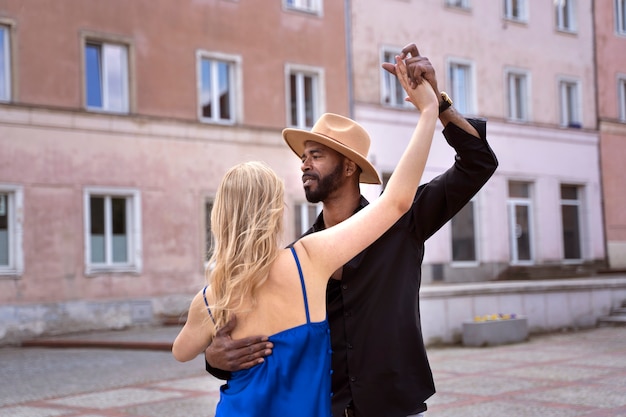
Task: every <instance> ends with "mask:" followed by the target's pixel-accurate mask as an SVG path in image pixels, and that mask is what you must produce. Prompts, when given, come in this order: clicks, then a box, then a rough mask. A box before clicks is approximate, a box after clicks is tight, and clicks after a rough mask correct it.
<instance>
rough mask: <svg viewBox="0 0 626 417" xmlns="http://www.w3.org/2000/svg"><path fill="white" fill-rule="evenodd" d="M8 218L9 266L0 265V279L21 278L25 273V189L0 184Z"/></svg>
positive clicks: (0, 191)
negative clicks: (4, 196)
mask: <svg viewBox="0 0 626 417" xmlns="http://www.w3.org/2000/svg"><path fill="white" fill-rule="evenodd" d="M0 193H1V194H4V195H6V196H7V198H6V199H5V201H4V204H5V209H8V216H7V241H8V245H7V249H8V254H7V255H8V264H7V265H0V278H2V277H8V278H13V277H20V276H21V275H22V274H23V273H24V247H23V243H24V214H23V213H24V189H23V188H22V187H21V186H18V185H11V184H0Z"/></svg>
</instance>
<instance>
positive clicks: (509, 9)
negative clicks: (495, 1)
mask: <svg viewBox="0 0 626 417" xmlns="http://www.w3.org/2000/svg"><path fill="white" fill-rule="evenodd" d="M515 2H517V3H518V4H519V15H517V16H516V15H514V13H513V12H514V9H513V6H514V3H515ZM503 5H504V10H503V12H504V18H505V19H507V20H511V21H514V22H528V1H527V0H504V4H503Z"/></svg>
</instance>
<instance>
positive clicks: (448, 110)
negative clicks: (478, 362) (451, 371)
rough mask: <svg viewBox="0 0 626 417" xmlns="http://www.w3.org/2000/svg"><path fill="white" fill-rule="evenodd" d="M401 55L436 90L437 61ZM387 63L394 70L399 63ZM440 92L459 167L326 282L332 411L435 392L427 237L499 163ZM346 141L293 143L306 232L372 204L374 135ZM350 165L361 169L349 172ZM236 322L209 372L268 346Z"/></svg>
mask: <svg viewBox="0 0 626 417" xmlns="http://www.w3.org/2000/svg"><path fill="white" fill-rule="evenodd" d="M401 57H402V58H403V59H405V62H406V64H407V66H408V69H409V72H410V74H411V78H412V80H413V81H414V82H415V83H416V84H417V83H419V82H421V81H422V80H426V81H428V82H429V83H430V84H431V85H432V86H433V88H434V89H435V91H437V92H439V90H438V88H437V80H436V77H435V71H434V69H433V67H432V65H431V64H430V62H429V61H428V59H427V58H425V57H421V56H419V52H418V50H417V47H416V46H415V45H414V44H410V45H408V46H407V47H405V48H404V49H403V51H402V56H401ZM383 67H384V68H385V69H386V70H387V71H389V72H392V73H395V72H394V66H393V64H383ZM440 96H441V101H440V107H439V110H440V116H439V118H440V121H441V122H442V124H443V126H444V131H443V133H444V136H445V137H446V140H447V141H448V143H449V144H450V145H451V146H452V147H453V148H454V149H455V151H456V152H457V155H456V157H455V162H454V165H453V166H452V167H451V168H449V169H448V170H447V171H446V172H444V173H443V174H441V175H440V176H438V177H436V178H434V179H433V180H432V181H430V182H429V183H427V184H423V185H422V186H420V187H419V189H418V191H417V193H416V196H415V200H414V203H413V206H412V208H411V209H410V210H409V212H408V213H407V214H406V215H404V216H403V217H402V218H401V219H400V220H399V221H398V222H397V223H396V224H395V225H394V226H393V227H392V228H391V229H390V230H389V231H388V232H387V233H385V234H384V235H383V236H382V237H381V238H380V239H378V240H377V241H376V242H374V243H373V244H372V245H371V246H370V247H369V248H367V249H366V250H364V251H363V252H361V253H360V254H359V255H357V256H356V257H355V258H354V259H352V260H351V261H350V262H349V263H347V264H346V265H345V266H344V267H343V268H342V269H341V270H338V271H337V272H335V274H334V275H333V278H335V279H331V280H330V281H329V284H328V288H327V310H328V319H329V322H330V329H331V340H332V350H333V356H332V366H333V381H332V391H333V392H332V395H333V398H332V415H333V416H335V417H337V416H343V415H345V416H356V417H368V416H372V417H381V416H385V417H407V416H420V415H422V413H423V412H424V411H426V403H425V401H426V400H427V399H428V398H429V397H430V396H431V395H433V394H434V392H435V387H434V382H433V378H432V372H431V370H430V366H429V364H428V358H427V356H426V349H425V347H424V342H423V338H422V333H421V326H420V321H419V302H418V300H417V296H418V293H419V288H420V283H421V263H422V259H423V256H424V242H425V241H426V239H428V238H429V237H430V236H432V235H433V234H434V233H435V232H436V231H437V230H439V229H440V228H441V227H442V226H443V225H444V224H445V223H446V222H447V221H448V220H450V219H451V218H452V217H453V216H454V215H455V214H456V213H457V212H458V211H459V210H460V209H461V208H462V207H463V206H464V205H465V204H467V202H468V201H469V200H470V199H471V198H472V197H473V196H474V195H475V194H476V193H477V192H478V191H479V190H480V188H481V187H482V186H483V185H484V184H485V183H486V182H487V180H488V179H489V178H490V177H491V175H492V174H493V173H494V171H495V169H496V167H497V165H498V163H497V160H496V157H495V155H494V154H493V152H492V151H491V149H490V147H489V145H488V143H487V142H486V139H485V135H486V126H485V122H484V121H482V120H476V119H468V120H466V119H465V118H463V117H462V116H461V115H460V114H458V113H457V112H456V111H455V110H454V108H453V107H452V106H451V101H450V99H449V98H448V97H447V95H446V94H445V93H441V94H440ZM331 139H332V138H331ZM286 141H287V143H288V144H289V145H290V146H291V147H292V149H294V147H293V146H292V144H291V143H290V142H289V140H288V139H287V138H286ZM341 145H344V146H345V144H341ZM333 148H334V149H333ZM342 149H343V146H333V147H332V148H331V147H329V146H325V145H322V144H320V143H317V142H312V141H308V142H306V143H305V144H304V149H303V150H302V151H300V150H299V149H298V150H294V152H296V154H297V155H298V156H299V157H301V159H302V172H303V175H302V179H303V186H304V190H305V194H306V196H307V200H308V201H310V202H313V203H315V202H319V201H321V202H322V204H323V210H322V213H321V214H320V215H319V217H318V219H317V220H316V222H315V224H314V225H313V227H312V228H311V229H310V230H309V231H308V232H307V233H314V232H316V231H318V230H321V229H324V228H327V227H331V226H333V225H335V224H337V223H340V222H341V221H343V220H345V219H347V218H348V217H350V216H351V215H352V214H354V213H355V212H357V211H358V210H360V209H361V208H363V207H364V206H365V205H367V204H368V202H367V200H365V198H363V196H361V194H360V189H359V181H360V182H371V183H380V180H379V178H378V174H377V173H376V171H375V169H374V168H373V167H372V166H371V164H370V163H369V162H368V161H367V160H366V159H365V157H362V156H366V155H367V151H368V150H369V143H368V144H366V146H365V148H364V149H362V150H360V151H355V150H354V149H353V150H352V151H342ZM354 165H356V166H357V167H358V170H357V174H360V175H353V174H352V173H353V172H354ZM234 326H235V323H234V322H233V323H229V325H228V326H225V327H224V328H223V329H222V330H221V332H219V334H218V335H217V336H216V338H215V339H214V340H213V343H212V344H211V346H209V348H208V349H207V351H206V359H207V370H208V371H209V372H211V373H212V374H213V375H215V376H218V377H221V378H224V379H227V378H228V373H219V371H218V370H216V369H215V368H219V369H222V370H228V371H235V370H239V369H246V368H249V367H251V366H253V365H255V364H257V363H260V362H262V361H263V357H264V356H266V355H268V354H270V353H271V347H272V345H271V343H269V342H267V338H266V337H261V336H259V337H258V338H248V339H246V340H237V341H234V340H232V339H230V337H229V333H230V330H232V328H234ZM209 364H211V365H212V366H213V367H214V368H212V367H211V365H209Z"/></svg>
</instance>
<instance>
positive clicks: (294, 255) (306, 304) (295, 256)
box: [289, 246, 311, 324]
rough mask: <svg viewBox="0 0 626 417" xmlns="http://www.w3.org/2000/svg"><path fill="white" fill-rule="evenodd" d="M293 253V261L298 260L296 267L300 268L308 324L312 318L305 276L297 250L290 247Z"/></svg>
mask: <svg viewBox="0 0 626 417" xmlns="http://www.w3.org/2000/svg"><path fill="white" fill-rule="evenodd" d="M289 249H291V253H292V254H293V259H295V260H296V265H297V266H298V274H300V284H301V285H302V297H304V311H305V313H306V322H307V324H310V323H311V317H310V316H309V300H308V299H307V297H306V285H304V275H302V268H301V267H300V260H299V259H298V255H297V254H296V250H295V249H294V248H293V246H290V247H289Z"/></svg>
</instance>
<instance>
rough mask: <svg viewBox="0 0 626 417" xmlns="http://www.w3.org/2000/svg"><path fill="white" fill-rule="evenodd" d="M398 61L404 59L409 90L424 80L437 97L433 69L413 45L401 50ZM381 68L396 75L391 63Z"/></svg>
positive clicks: (437, 91) (437, 92) (386, 63)
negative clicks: (409, 84)
mask: <svg viewBox="0 0 626 417" xmlns="http://www.w3.org/2000/svg"><path fill="white" fill-rule="evenodd" d="M400 59H404V63H405V65H406V67H407V74H408V76H409V80H411V88H415V87H417V85H418V84H420V83H421V82H422V81H423V80H426V81H428V82H429V83H430V85H431V86H432V87H433V90H435V93H436V94H437V95H439V89H438V88H437V77H436V75H435V68H434V67H433V65H432V64H431V63H430V60H429V59H428V58H426V57H425V56H420V53H419V50H418V49H417V46H416V45H415V44H414V43H411V44H408V45H407V46H405V47H404V48H402V54H400ZM383 68H384V69H386V70H387V71H389V72H390V73H392V74H393V75H396V76H397V75H398V74H396V70H395V65H394V64H393V63H388V62H385V63H384V64H383Z"/></svg>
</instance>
